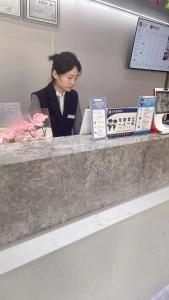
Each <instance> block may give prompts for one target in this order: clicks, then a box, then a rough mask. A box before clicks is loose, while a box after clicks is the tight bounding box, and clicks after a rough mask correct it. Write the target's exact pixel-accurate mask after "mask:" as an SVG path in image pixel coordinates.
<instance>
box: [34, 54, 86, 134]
mask: <svg viewBox="0 0 169 300" xmlns="http://www.w3.org/2000/svg"><path fill="white" fill-rule="evenodd" d="M49 60H52V61H53V64H52V72H51V73H52V81H51V82H50V83H49V84H48V85H47V86H46V87H45V88H43V89H41V90H39V91H37V92H34V93H32V95H31V101H32V103H31V111H33V110H37V109H39V108H42V109H43V108H48V111H49V116H50V122H51V128H52V132H53V136H54V137H57V136H67V135H71V134H72V131H73V132H74V134H77V133H78V132H79V129H80V122H81V113H80V107H79V101H78V94H77V92H76V91H75V90H73V87H74V86H75V83H76V80H77V78H78V76H79V75H80V73H81V71H82V68H81V64H80V62H79V60H78V59H77V57H76V55H75V54H73V53H71V52H62V53H60V54H54V55H51V56H49Z"/></svg>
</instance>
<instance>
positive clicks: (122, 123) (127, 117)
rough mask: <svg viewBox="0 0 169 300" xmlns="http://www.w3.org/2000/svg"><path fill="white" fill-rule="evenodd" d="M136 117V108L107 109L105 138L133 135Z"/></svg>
mask: <svg viewBox="0 0 169 300" xmlns="http://www.w3.org/2000/svg"><path fill="white" fill-rule="evenodd" d="M136 117H137V107H124V108H108V110H107V137H108V138H113V137H117V136H125V135H132V134H134V130H135V124H136Z"/></svg>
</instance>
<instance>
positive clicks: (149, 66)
mask: <svg viewBox="0 0 169 300" xmlns="http://www.w3.org/2000/svg"><path fill="white" fill-rule="evenodd" d="M129 68H131V69H143V70H152V71H163V72H169V26H167V25H165V24H161V23H157V22H154V21H151V20H148V19H144V18H138V22H137V27H136V32H135V39H134V43H133V48H132V53H131V58H130V64H129Z"/></svg>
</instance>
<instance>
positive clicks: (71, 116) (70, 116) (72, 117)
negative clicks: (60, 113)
mask: <svg viewBox="0 0 169 300" xmlns="http://www.w3.org/2000/svg"><path fill="white" fill-rule="evenodd" d="M67 118H68V119H75V115H68V116H67Z"/></svg>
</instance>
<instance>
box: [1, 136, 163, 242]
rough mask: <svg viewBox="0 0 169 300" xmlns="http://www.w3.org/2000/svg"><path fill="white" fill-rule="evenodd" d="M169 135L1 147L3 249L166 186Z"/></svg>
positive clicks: (77, 138)
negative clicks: (9, 244) (33, 235)
mask: <svg viewBox="0 0 169 300" xmlns="http://www.w3.org/2000/svg"><path fill="white" fill-rule="evenodd" d="M168 157H169V137H168V136H160V135H155V134H154V135H145V136H132V137H125V138H118V139H112V140H105V141H100V142H92V141H91V138H90V137H89V136H72V137H66V138H64V137H63V138H55V139H53V140H46V141H34V142H29V143H16V144H6V145H5V144H3V145H0V228H1V230H0V246H6V245H7V244H8V243H10V242H14V241H17V240H19V239H21V238H24V237H28V236H30V235H32V234H36V233H39V232H40V231H42V230H44V229H47V228H52V227H53V226H56V225H59V224H64V223H65V222H66V221H69V220H73V219H75V218H77V217H80V216H83V215H85V214H88V213H92V212H95V211H97V210H98V209H101V208H106V207H109V206H110V205H113V206H114V205H117V204H120V203H123V202H126V201H129V200H132V199H134V198H136V197H139V196H141V195H144V194H146V193H148V192H152V191H154V190H157V189H159V188H161V187H164V186H166V185H168V182H169V159H168Z"/></svg>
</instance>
